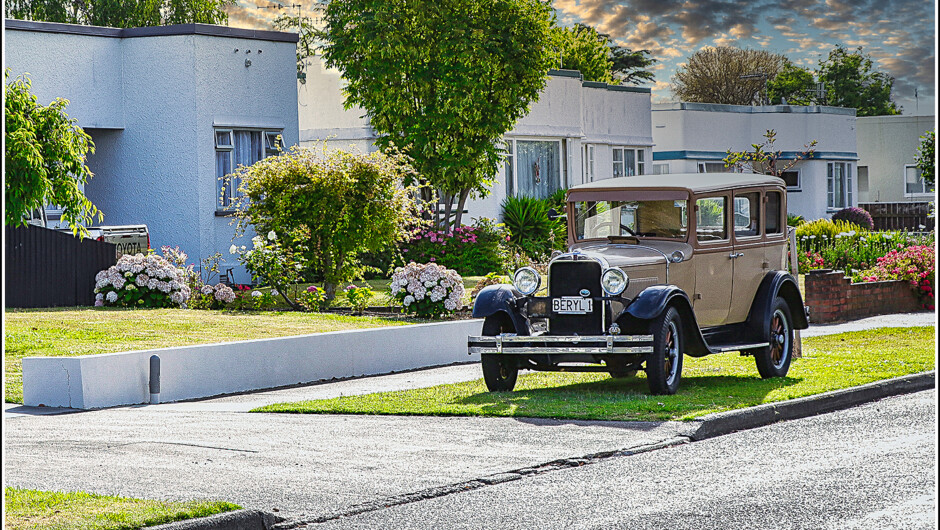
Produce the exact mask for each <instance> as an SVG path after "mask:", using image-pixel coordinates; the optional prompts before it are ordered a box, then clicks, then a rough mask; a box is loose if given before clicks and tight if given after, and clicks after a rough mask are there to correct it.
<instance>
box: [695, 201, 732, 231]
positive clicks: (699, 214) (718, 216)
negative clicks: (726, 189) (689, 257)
mask: <svg viewBox="0 0 940 530" xmlns="http://www.w3.org/2000/svg"><path fill="white" fill-rule="evenodd" d="M727 202H728V199H727V198H725V197H705V198H702V199H698V200H696V201H695V237H696V238H697V239H698V240H699V241H721V240H723V239H728V225H727V219H726V218H725V210H726V209H727Z"/></svg>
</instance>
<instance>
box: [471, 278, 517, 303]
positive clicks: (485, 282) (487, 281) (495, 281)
mask: <svg viewBox="0 0 940 530" xmlns="http://www.w3.org/2000/svg"><path fill="white" fill-rule="evenodd" d="M501 283H512V280H510V279H509V276H504V275H502V274H499V273H498V272H491V273H489V274H487V275H486V276H484V277H483V278H480V281H478V282H477V284H476V285H474V286H473V290H472V291H470V299H471V300H476V297H477V295H478V294H480V291H482V290H483V288H484V287H489V286H490V285H499V284H501Z"/></svg>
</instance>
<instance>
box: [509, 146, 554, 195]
mask: <svg viewBox="0 0 940 530" xmlns="http://www.w3.org/2000/svg"><path fill="white" fill-rule="evenodd" d="M560 153H561V147H560V144H559V142H552V141H549V142H538V141H521V140H517V141H516V163H517V164H518V166H517V167H516V174H517V179H518V188H519V189H518V194H519V195H524V196H526V197H537V198H539V199H546V198H548V197H549V196H550V195H551V194H552V193H554V192H555V191H558V190H559V189H561V167H560V166H559V160H560Z"/></svg>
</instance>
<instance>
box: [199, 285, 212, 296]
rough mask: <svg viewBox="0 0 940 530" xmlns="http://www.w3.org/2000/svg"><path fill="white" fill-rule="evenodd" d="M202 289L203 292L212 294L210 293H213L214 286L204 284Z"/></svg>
mask: <svg viewBox="0 0 940 530" xmlns="http://www.w3.org/2000/svg"><path fill="white" fill-rule="evenodd" d="M200 291H202V294H205V295H210V294H212V286H211V285H203V286H202V289H200Z"/></svg>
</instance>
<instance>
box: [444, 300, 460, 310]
mask: <svg viewBox="0 0 940 530" xmlns="http://www.w3.org/2000/svg"><path fill="white" fill-rule="evenodd" d="M444 308H445V309H447V310H448V311H453V310H455V309H457V304H456V303H455V302H454V301H453V300H451V299H450V298H448V299H447V300H444Z"/></svg>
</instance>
